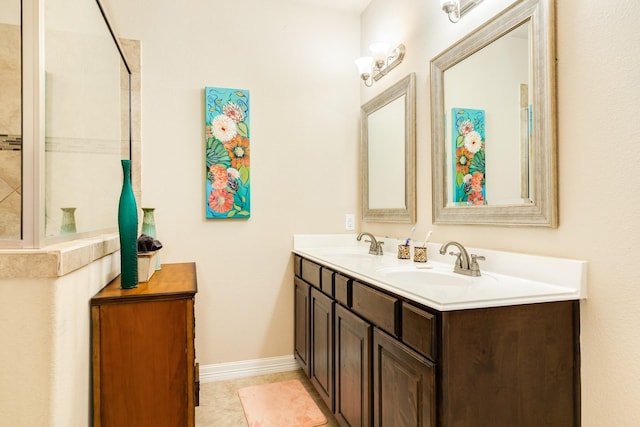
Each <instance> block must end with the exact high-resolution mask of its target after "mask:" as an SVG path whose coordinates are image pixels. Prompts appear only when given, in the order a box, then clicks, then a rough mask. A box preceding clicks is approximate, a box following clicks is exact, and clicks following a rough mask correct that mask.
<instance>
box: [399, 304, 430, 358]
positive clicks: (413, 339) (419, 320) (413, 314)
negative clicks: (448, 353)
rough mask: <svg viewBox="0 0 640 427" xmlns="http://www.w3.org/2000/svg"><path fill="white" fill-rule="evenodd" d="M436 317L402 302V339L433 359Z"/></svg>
mask: <svg viewBox="0 0 640 427" xmlns="http://www.w3.org/2000/svg"><path fill="white" fill-rule="evenodd" d="M435 337H436V318H435V316H434V315H433V314H431V313H429V312H426V311H424V310H421V309H419V308H418V307H414V306H413V305H411V304H407V303H402V341H403V342H404V343H405V344H407V345H409V346H410V347H413V348H414V349H415V350H417V351H419V352H420V353H422V354H424V355H425V356H427V357H428V358H430V359H431V360H435V354H436V348H435V347H436V346H435Z"/></svg>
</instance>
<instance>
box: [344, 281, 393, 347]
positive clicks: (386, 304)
mask: <svg viewBox="0 0 640 427" xmlns="http://www.w3.org/2000/svg"><path fill="white" fill-rule="evenodd" d="M351 292H352V297H351V298H352V301H351V302H352V308H353V311H355V312H356V313H358V314H360V315H361V316H363V317H364V318H365V319H367V320H368V321H370V322H371V323H373V324H374V325H376V326H378V327H379V328H380V329H383V330H385V331H387V332H388V333H390V334H393V335H398V331H397V330H396V325H398V323H399V322H397V321H396V320H397V319H398V317H399V307H400V305H399V303H400V301H398V299H396V298H394V297H392V296H390V295H387V294H385V293H382V292H380V291H378V290H375V289H373V288H371V287H369V286H367V285H364V284H362V283H360V282H357V281H355V280H354V281H353V284H352V291H351Z"/></svg>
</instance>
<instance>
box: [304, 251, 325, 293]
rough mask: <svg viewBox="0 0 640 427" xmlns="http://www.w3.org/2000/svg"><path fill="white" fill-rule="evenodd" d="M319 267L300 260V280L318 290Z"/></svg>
mask: <svg viewBox="0 0 640 427" xmlns="http://www.w3.org/2000/svg"><path fill="white" fill-rule="evenodd" d="M321 268H322V267H320V266H319V265H318V264H316V263H315V262H311V261H309V260H308V259H304V258H303V259H302V279H303V280H304V281H305V282H307V283H309V284H310V285H312V286H315V287H316V288H318V289H320V270H321Z"/></svg>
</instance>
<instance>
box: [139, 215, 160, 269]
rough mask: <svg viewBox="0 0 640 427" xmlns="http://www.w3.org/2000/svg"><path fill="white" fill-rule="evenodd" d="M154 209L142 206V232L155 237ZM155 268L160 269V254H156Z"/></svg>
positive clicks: (156, 234) (156, 233)
mask: <svg viewBox="0 0 640 427" xmlns="http://www.w3.org/2000/svg"><path fill="white" fill-rule="evenodd" d="M155 210H156V209H155V208H142V234H146V235H147V236H149V237H153V238H154V239H157V238H158V232H157V231H156V218H155V215H154V213H153V212H154V211H155ZM156 270H160V255H156Z"/></svg>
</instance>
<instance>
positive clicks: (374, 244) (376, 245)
mask: <svg viewBox="0 0 640 427" xmlns="http://www.w3.org/2000/svg"><path fill="white" fill-rule="evenodd" d="M362 236H369V237H370V238H371V240H365V242H367V243H371V246H369V253H370V254H371V255H382V245H384V242H378V241H377V240H376V238H375V237H373V234H371V233H360V234H358V242H359V241H360V240H361V239H362Z"/></svg>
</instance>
